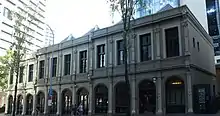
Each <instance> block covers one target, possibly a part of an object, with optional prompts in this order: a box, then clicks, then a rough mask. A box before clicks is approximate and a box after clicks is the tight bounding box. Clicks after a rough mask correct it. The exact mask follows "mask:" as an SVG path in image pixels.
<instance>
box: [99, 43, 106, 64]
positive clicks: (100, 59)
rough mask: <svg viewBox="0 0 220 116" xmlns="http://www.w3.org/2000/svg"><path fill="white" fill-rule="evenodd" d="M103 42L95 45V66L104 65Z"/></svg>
mask: <svg viewBox="0 0 220 116" xmlns="http://www.w3.org/2000/svg"><path fill="white" fill-rule="evenodd" d="M105 57H106V55H105V44H101V45H98V46H97V68H103V67H105Z"/></svg>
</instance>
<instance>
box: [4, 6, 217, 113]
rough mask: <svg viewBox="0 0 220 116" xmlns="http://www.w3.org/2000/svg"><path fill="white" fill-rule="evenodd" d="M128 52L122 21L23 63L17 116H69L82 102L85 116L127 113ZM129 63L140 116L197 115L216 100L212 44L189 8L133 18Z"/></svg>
mask: <svg viewBox="0 0 220 116" xmlns="http://www.w3.org/2000/svg"><path fill="white" fill-rule="evenodd" d="M123 53H124V49H123V40H122V24H120V23H119V24H117V25H114V26H111V27H107V28H103V29H98V30H96V31H92V32H90V33H88V34H86V35H84V36H82V37H80V38H72V39H71V38H69V39H67V41H62V42H61V43H59V44H56V45H53V46H51V47H46V48H43V49H40V50H38V51H37V53H36V56H34V57H33V58H32V59H29V60H27V62H25V63H24V64H23V66H24V68H22V69H24V70H23V71H24V73H21V74H22V75H20V78H19V90H18V95H17V97H18V101H17V106H18V107H17V109H16V110H17V113H19V114H35V113H36V111H38V113H40V114H47V113H50V114H58V115H66V114H70V113H71V106H72V104H73V105H74V104H76V105H78V104H80V103H82V105H83V108H84V113H85V114H90V115H91V114H101V115H103V114H109V115H112V114H121V113H125V112H126V110H127V109H128V100H129V99H127V98H128V97H127V96H126V91H124V90H125V79H124V65H123V63H124V62H123V61H124V57H123ZM128 62H129V65H128V69H129V80H130V86H131V99H130V100H131V113H132V114H134V115H139V114H144V113H149V112H155V113H156V114H163V113H174V112H178V113H192V112H194V111H198V110H204V109H206V108H207V104H206V103H207V102H208V101H209V98H211V96H213V95H215V91H216V90H215V81H214V80H215V65H214V50H213V46H212V39H211V37H210V36H209V35H208V34H207V32H206V31H205V30H204V28H203V27H202V26H201V24H200V23H199V22H198V20H197V19H196V18H195V17H194V15H193V14H192V13H191V12H190V10H189V9H188V8H187V7H186V6H182V7H178V8H174V9H171V10H167V11H164V12H159V13H156V14H153V15H149V16H146V17H142V18H139V19H136V20H134V21H132V34H131V37H130V38H129V40H128ZM13 80H14V78H13V76H10V79H9V86H8V93H7V105H6V109H7V110H6V113H10V112H11V110H12V109H11V108H12V105H13V104H12V98H13V94H14V81H13ZM50 85H51V86H50ZM50 88H51V90H53V91H52V92H49V90H50ZM51 94H52V96H51ZM48 99H49V103H48ZM51 99H52V102H51V103H50V100H51ZM48 104H49V106H48ZM36 109H38V110H36Z"/></svg>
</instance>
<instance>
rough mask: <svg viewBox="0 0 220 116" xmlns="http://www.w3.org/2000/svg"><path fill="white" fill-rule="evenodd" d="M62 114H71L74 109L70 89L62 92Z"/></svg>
mask: <svg viewBox="0 0 220 116" xmlns="http://www.w3.org/2000/svg"><path fill="white" fill-rule="evenodd" d="M62 101H63V102H62V103H63V107H62V114H71V108H72V92H71V91H70V90H69V89H65V90H64V91H63V92H62Z"/></svg>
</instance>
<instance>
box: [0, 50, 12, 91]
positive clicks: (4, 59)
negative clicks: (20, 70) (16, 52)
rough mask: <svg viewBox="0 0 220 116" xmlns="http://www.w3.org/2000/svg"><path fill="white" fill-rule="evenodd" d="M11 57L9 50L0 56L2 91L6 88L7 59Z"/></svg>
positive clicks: (0, 86)
mask: <svg viewBox="0 0 220 116" xmlns="http://www.w3.org/2000/svg"><path fill="white" fill-rule="evenodd" d="M10 58H11V52H10V51H7V54H6V55H5V56H0V89H2V91H4V90H5V89H6V88H7V83H8V72H9V69H10V65H9V62H8V61H9V60H10Z"/></svg>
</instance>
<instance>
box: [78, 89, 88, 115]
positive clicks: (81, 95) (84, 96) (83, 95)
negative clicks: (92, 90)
mask: <svg viewBox="0 0 220 116" xmlns="http://www.w3.org/2000/svg"><path fill="white" fill-rule="evenodd" d="M88 96H89V92H88V91H87V90H86V89H85V88H80V89H79V90H78V91H77V98H78V100H77V104H78V105H79V104H80V103H81V104H82V105H83V109H84V110H83V111H84V112H83V113H84V114H88V109H89V107H88V104H89V99H88Z"/></svg>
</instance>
